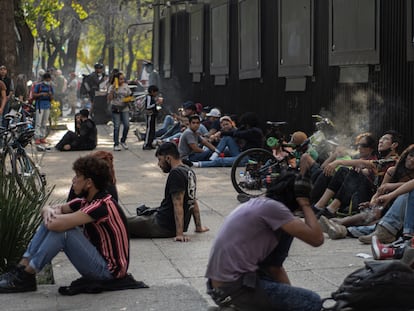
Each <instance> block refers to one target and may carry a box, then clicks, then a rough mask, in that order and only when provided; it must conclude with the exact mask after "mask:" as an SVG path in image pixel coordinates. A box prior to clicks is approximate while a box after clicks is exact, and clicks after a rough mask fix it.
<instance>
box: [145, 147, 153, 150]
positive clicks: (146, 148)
mask: <svg viewBox="0 0 414 311" xmlns="http://www.w3.org/2000/svg"><path fill="white" fill-rule="evenodd" d="M152 149H154V148H152V147H151V146H144V147H142V150H152Z"/></svg>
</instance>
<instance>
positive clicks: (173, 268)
mask: <svg viewBox="0 0 414 311" xmlns="http://www.w3.org/2000/svg"><path fill="white" fill-rule="evenodd" d="M62 122H66V123H67V124H68V126H69V128H70V126H71V125H72V122H71V121H70V120H67V119H63V121H62ZM134 127H135V125H134V124H132V126H131V130H130V135H129V138H128V143H129V146H130V148H129V150H127V151H125V150H123V151H121V152H115V153H114V156H115V169H116V176H117V185H118V191H119V195H120V202H121V204H122V205H123V206H124V207H125V208H126V210H127V213H133V212H134V209H135V207H136V206H138V205H140V204H143V203H145V204H146V205H148V206H152V207H155V206H157V205H158V203H159V202H160V201H161V199H162V196H163V190H164V183H165V179H166V175H165V174H163V173H162V172H161V171H160V169H159V168H158V167H157V162H156V158H155V157H154V152H153V151H143V150H142V142H139V141H138V140H137V138H136V137H135V136H134V135H133V129H134ZM111 132H112V128H111V127H110V126H107V125H99V126H98V133H99V146H98V149H100V150H112V138H111V135H112V133H111ZM64 133H65V131H54V132H52V133H51V135H50V137H49V142H50V143H51V145H54V144H55V143H56V142H57V141H58V140H59V139H60V138H61V137H62V136H63V134H64ZM84 154H87V152H58V151H54V150H51V151H49V152H46V153H45V155H44V157H43V160H42V171H43V172H45V173H46V176H47V181H48V184H49V185H54V190H53V193H52V196H51V200H53V201H64V200H65V198H66V195H67V191H68V189H69V186H70V183H71V179H72V176H73V172H72V169H71V164H72V163H73V161H74V160H75V159H77V158H78V157H79V156H81V155H84ZM195 171H196V173H197V177H198V198H199V202H200V208H201V217H202V222H203V224H204V225H206V226H208V227H209V228H210V231H209V232H207V233H203V234H198V233H194V232H193V231H194V227H193V224H192V225H191V226H190V229H189V230H190V232H189V233H190V236H191V242H189V243H177V242H173V241H172V240H171V239H153V240H152V239H146V240H145V239H134V240H132V242H131V262H130V269H129V270H130V272H131V273H132V274H133V276H134V277H135V278H136V279H137V280H142V281H144V282H145V283H147V284H148V285H149V286H150V288H149V289H138V290H126V291H118V292H108V293H102V294H82V295H77V296H72V297H65V296H61V295H59V294H58V293H57V289H58V287H59V286H63V285H69V284H70V282H71V281H72V280H74V279H76V278H78V277H79V274H78V273H77V272H76V270H74V268H73V267H72V266H71V264H70V263H69V262H68V260H67V258H66V257H65V255H64V254H59V256H58V257H57V258H55V260H54V261H53V270H54V276H55V281H56V284H55V285H40V286H39V289H38V291H37V292H31V293H21V294H8V295H4V294H3V295H0V306H1V307H0V308H1V310H141V311H152V310H154V311H163V310H169V311H186V310H188V311H197V310H206V309H207V307H208V306H209V305H212V301H211V300H210V299H209V297H208V296H207V295H206V293H205V279H204V272H205V267H206V264H207V258H208V254H209V250H210V247H211V244H212V241H213V239H214V236H215V233H216V232H217V230H218V228H219V227H220V225H221V223H222V221H223V218H224V217H225V216H226V215H228V214H229V213H230V212H231V211H232V210H233V209H234V208H235V207H236V206H237V204H238V202H237V200H236V193H235V191H234V190H233V188H232V186H231V182H230V169H229V168H197V169H195ZM241 229H242V228H241ZM358 253H367V254H370V249H369V247H368V246H366V245H361V244H360V243H359V242H358V241H357V240H353V239H344V240H340V241H331V240H329V238H326V240H325V243H324V245H323V246H321V247H319V248H313V247H310V246H308V245H305V244H304V243H302V242H301V241H296V240H295V241H294V243H293V245H292V248H291V251H290V256H289V258H288V260H287V262H286V265H285V266H286V269H287V271H288V274H289V276H290V278H291V281H292V284H293V285H296V286H300V287H305V288H309V289H311V290H314V291H316V292H317V293H319V294H320V295H321V296H322V297H326V296H328V295H329V294H330V293H331V292H332V291H334V290H335V289H336V288H337V286H338V285H339V284H340V283H341V281H342V280H343V278H344V277H345V276H346V275H347V274H348V273H350V272H351V271H353V270H355V269H356V268H358V267H361V266H362V265H363V261H364V259H362V258H360V257H357V256H356V254H358Z"/></svg>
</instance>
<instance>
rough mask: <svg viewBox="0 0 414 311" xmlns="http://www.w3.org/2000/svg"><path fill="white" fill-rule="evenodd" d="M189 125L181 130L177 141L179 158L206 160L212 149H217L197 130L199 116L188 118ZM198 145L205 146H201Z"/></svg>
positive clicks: (193, 160)
mask: <svg viewBox="0 0 414 311" xmlns="http://www.w3.org/2000/svg"><path fill="white" fill-rule="evenodd" d="M188 121H189V122H190V125H189V127H188V128H187V129H186V130H185V131H184V132H183V134H182V135H181V137H180V142H179V143H178V151H179V153H180V157H181V159H183V160H184V161H186V160H188V161H191V162H196V161H203V160H207V159H208V158H209V157H210V156H211V154H212V153H213V152H214V151H218V150H217V149H216V147H215V146H214V145H213V144H211V143H210V142H209V141H208V140H207V139H206V138H204V137H202V136H201V135H200V133H199V132H198V129H199V127H200V117H199V116H198V115H192V116H190V117H189V118H188ZM200 145H202V146H205V149H204V148H201V147H200Z"/></svg>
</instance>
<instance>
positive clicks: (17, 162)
mask: <svg viewBox="0 0 414 311" xmlns="http://www.w3.org/2000/svg"><path fill="white" fill-rule="evenodd" d="M12 161H13V170H14V171H13V172H14V174H15V176H16V180H17V183H18V184H19V185H20V187H21V189H22V190H23V191H24V192H25V193H26V194H27V195H28V196H30V197H32V198H34V199H37V198H38V199H41V198H42V197H43V195H44V194H45V185H46V180H45V178H44V176H43V175H42V174H40V172H39V170H38V169H37V167H36V165H35V164H34V162H33V161H32V159H30V158H29V157H28V156H27V154H26V152H25V151H24V150H22V149H17V150H16V151H15V152H13V159H12Z"/></svg>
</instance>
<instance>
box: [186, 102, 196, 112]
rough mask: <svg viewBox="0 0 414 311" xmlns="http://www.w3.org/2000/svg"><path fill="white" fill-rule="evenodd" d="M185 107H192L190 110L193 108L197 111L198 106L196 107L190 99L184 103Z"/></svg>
mask: <svg viewBox="0 0 414 311" xmlns="http://www.w3.org/2000/svg"><path fill="white" fill-rule="evenodd" d="M183 108H184V109H190V110H193V111H197V107H196V105H195V104H194V103H193V102H192V101H191V100H189V101H186V102H185V103H184V104H183Z"/></svg>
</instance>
